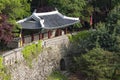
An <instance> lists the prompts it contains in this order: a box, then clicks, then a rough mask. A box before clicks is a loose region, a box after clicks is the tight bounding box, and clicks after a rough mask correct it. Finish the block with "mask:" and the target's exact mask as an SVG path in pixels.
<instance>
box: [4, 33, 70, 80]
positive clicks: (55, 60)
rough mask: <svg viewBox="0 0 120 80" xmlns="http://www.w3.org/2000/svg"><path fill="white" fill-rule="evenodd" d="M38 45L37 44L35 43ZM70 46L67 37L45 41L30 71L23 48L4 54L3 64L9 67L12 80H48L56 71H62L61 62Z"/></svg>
mask: <svg viewBox="0 0 120 80" xmlns="http://www.w3.org/2000/svg"><path fill="white" fill-rule="evenodd" d="M34 43H37V42H34ZM68 44H69V39H68V36H67V35H63V36H59V37H55V38H52V39H47V40H43V43H42V46H43V52H41V53H40V55H39V56H38V58H37V60H33V62H32V65H33V66H32V68H31V69H30V68H29V67H28V66H27V65H26V63H25V60H24V58H23V55H22V49H23V47H22V48H17V49H14V50H12V51H9V52H6V53H4V54H3V55H2V56H3V60H4V62H3V64H4V65H5V66H9V68H10V72H11V77H12V80H46V77H47V76H48V75H49V74H50V73H51V72H52V71H53V70H54V69H55V68H59V69H60V61H61V59H62V60H63V59H64V58H65V55H66V49H65V48H66V47H67V46H68Z"/></svg>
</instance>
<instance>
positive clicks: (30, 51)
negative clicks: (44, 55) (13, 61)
mask: <svg viewBox="0 0 120 80" xmlns="http://www.w3.org/2000/svg"><path fill="white" fill-rule="evenodd" d="M41 43H42V41H38V43H37V44H35V43H32V44H30V45H27V46H25V47H24V49H23V50H22V53H23V57H24V58H25V60H26V61H27V63H28V65H29V66H30V67H31V63H32V59H33V58H36V57H37V56H38V53H40V51H41V50H42V44H41Z"/></svg>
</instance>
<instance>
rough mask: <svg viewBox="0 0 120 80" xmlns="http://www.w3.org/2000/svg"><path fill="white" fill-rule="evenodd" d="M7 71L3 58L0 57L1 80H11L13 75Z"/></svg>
mask: <svg viewBox="0 0 120 80" xmlns="http://www.w3.org/2000/svg"><path fill="white" fill-rule="evenodd" d="M6 70H7V69H6V68H5V67H4V65H3V58H2V56H0V79H2V80H10V79H11V75H10V74H8V73H7V71H6Z"/></svg>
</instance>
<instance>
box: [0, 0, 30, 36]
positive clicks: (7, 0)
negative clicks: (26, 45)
mask: <svg viewBox="0 0 120 80" xmlns="http://www.w3.org/2000/svg"><path fill="white" fill-rule="evenodd" d="M0 13H2V14H4V15H7V17H8V20H7V21H8V22H9V23H10V24H12V25H13V26H14V28H13V33H14V37H18V36H19V33H20V26H19V25H18V24H16V20H19V19H22V18H24V17H27V16H28V15H30V3H28V0H0Z"/></svg>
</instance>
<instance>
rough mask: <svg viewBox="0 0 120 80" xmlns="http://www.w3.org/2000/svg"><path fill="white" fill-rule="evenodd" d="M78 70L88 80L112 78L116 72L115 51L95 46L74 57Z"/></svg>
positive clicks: (107, 79)
mask: <svg viewBox="0 0 120 80" xmlns="http://www.w3.org/2000/svg"><path fill="white" fill-rule="evenodd" d="M74 62H75V64H76V67H75V68H76V70H78V71H80V72H81V73H82V74H83V75H85V76H86V79H88V80H111V78H112V76H113V73H114V68H115V66H114V62H115V61H114V57H113V53H111V52H108V51H104V50H103V49H101V48H95V49H93V50H91V51H90V52H88V53H86V54H82V55H80V56H76V57H74Z"/></svg>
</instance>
